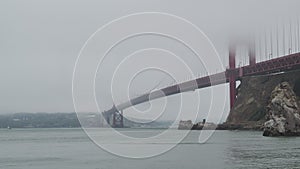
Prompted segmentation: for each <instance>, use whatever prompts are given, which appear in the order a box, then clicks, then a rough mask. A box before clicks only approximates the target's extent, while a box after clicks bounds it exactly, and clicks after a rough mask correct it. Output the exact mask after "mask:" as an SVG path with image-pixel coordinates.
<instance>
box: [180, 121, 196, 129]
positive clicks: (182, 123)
mask: <svg viewBox="0 0 300 169" xmlns="http://www.w3.org/2000/svg"><path fill="white" fill-rule="evenodd" d="M192 127H193V123H192V120H187V121H184V120H180V121H179V125H178V129H179V130H190V129H192Z"/></svg>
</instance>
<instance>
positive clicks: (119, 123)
mask: <svg viewBox="0 0 300 169" xmlns="http://www.w3.org/2000/svg"><path fill="white" fill-rule="evenodd" d="M112 116H113V121H112V123H113V124H112V127H114V128H123V127H124V121H123V120H124V119H123V110H121V111H117V112H115V113H114V114H113V115H112Z"/></svg>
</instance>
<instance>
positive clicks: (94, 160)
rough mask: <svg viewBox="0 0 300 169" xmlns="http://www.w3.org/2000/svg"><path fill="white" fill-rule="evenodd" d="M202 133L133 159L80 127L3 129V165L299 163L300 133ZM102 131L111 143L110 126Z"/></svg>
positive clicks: (104, 167)
mask: <svg viewBox="0 0 300 169" xmlns="http://www.w3.org/2000/svg"><path fill="white" fill-rule="evenodd" d="M124 132H128V133H130V134H133V135H135V136H139V137H144V135H146V134H147V135H149V133H150V135H153V134H155V133H157V132H160V131H159V130H149V129H148V130H141V129H139V130H138V129H124ZM173 132H174V134H176V133H177V132H180V131H177V130H174V131H173ZM199 132H200V131H192V132H191V133H190V134H189V135H188V137H187V138H186V139H185V140H184V141H183V142H182V143H180V144H179V145H178V146H176V147H175V148H174V149H172V150H171V151H169V152H167V153H164V154H162V155H159V156H156V157H153V158H147V159H128V158H122V157H118V156H115V155H112V154H110V153H108V152H106V151H104V150H102V149H100V148H98V147H97V146H96V145H95V144H94V143H93V142H92V141H91V140H89V138H88V137H87V136H86V135H85V133H84V132H83V131H82V130H81V129H12V130H6V129H2V130H0V168H1V169H2V168H3V169H20V168H22V169H41V168H43V169H54V168H55V169H56V168H63V169H115V168H122V169H154V168H162V169H168V168H170V169H182V168H187V169H189V168H190V169H192V168H195V169H196V168H197V169H199V168H216V169H217V168H226V169H232V168H300V137H288V138H268V137H263V136H262V133H261V132H249V131H238V132H235V131H217V132H215V134H214V135H213V136H212V137H211V139H210V140H209V141H208V142H207V143H206V144H198V143H197V140H198V136H199ZM101 135H102V136H104V137H105V138H106V139H105V140H106V141H108V142H109V133H108V132H107V131H106V130H103V131H101ZM127 144H130V143H127ZM149 144H151V143H149ZM156 144H157V143H156ZM161 144H165V143H163V142H162V143H161Z"/></svg>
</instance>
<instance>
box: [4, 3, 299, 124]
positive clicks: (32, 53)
mask: <svg viewBox="0 0 300 169" xmlns="http://www.w3.org/2000/svg"><path fill="white" fill-rule="evenodd" d="M299 6H300V1H298V0H286V1H285V0H281V1H278V0H277V1H275V0H265V1H261V0H247V1H246V0H226V1H224V0H209V1H208V0H207V1H200V0H193V1H180V0H166V1H161V0H148V1H145V0H126V1H121V0H119V1H117V0H107V1H104V0H99V1H89V0H82V1H79V0H43V1H40V0H1V1H0V23H1V26H0V37H1V38H0V58H1V62H0V78H1V81H0V113H13V112H74V106H73V100H72V75H73V69H74V65H75V61H76V58H77V56H78V53H79V51H80V49H81V48H82V46H83V45H84V43H85V42H86V40H87V39H88V38H89V37H90V36H91V35H92V34H93V33H94V32H95V31H96V30H97V29H98V28H100V27H101V26H103V25H104V24H106V23H108V22H110V21H112V20H113V19H116V18H119V17H122V16H125V15H128V14H132V13H136V12H164V13H170V14H173V15H177V16H180V17H182V18H185V19H187V20H189V21H190V22H192V23H193V24H195V25H196V26H197V27H199V28H200V29H201V30H202V31H203V32H204V33H205V34H206V35H207V36H208V38H209V39H210V40H211V41H212V43H213V44H214V46H215V47H216V49H217V52H218V53H219V54H220V57H221V61H222V63H223V64H224V66H225V67H226V66H227V57H228V54H227V46H228V43H227V41H228V37H229V36H232V35H236V36H237V35H239V36H243V35H245V34H244V33H245V32H247V31H248V30H251V29H256V28H257V27H259V26H262V25H264V24H266V23H272V22H276V20H278V19H279V18H282V17H286V18H288V16H293V17H297V16H300V15H299V13H300V12H298V11H299ZM119 29H122V28H119ZM182 31H183V32H185V31H186V30H182ZM186 33H188V32H186ZM99 46H101V44H99ZM146 47H148V48H149V47H157V48H158V47H160V48H168V50H174V51H176V52H175V53H177V54H178V55H179V56H180V57H181V58H182V59H183V60H186V61H187V62H188V60H190V59H189V58H188V57H189V55H190V54H189V52H188V51H186V52H185V49H184V48H182V49H181V48H180V45H178V44H176V42H172V41H171V40H170V39H165V38H158V37H154V36H153V37H151V36H145V37H142V38H140V39H139V38H137V39H135V40H131V41H128V42H127V43H124V45H121V46H120V47H119V51H116V52H112V53H111V54H110V55H112V56H115V57H124V56H123V54H125V53H126V52H127V53H126V55H127V54H129V53H130V52H129V49H130V51H131V52H132V50H139V49H143V48H146ZM154 52H156V53H155V54H156V55H160V54H161V55H164V54H163V53H159V52H158V51H154ZM152 54H153V53H152ZM112 56H111V57H112ZM143 56H144V57H146V58H148V59H149V61H150V60H152V59H155V60H159V59H157V58H155V57H153V58H152V57H151V53H145V54H143ZM108 57H109V56H108ZM166 62H167V61H166ZM190 62H191V63H190V65H189V66H190V67H192V68H194V69H193V70H194V71H197V70H201V69H202V68H203V66H201V65H199V63H196V62H194V64H193V61H191V60H190ZM128 64H129V63H128ZM169 64H170V65H175V64H176V63H175V62H174V64H173V63H172V62H171V63H169ZM106 66H108V67H109V65H106ZM128 66H129V65H128ZM131 66H134V65H131ZM129 67H130V66H129ZM171 67H172V66H171ZM197 67H198V68H199V69H197ZM201 67H202V68H201ZM108 70H109V69H107V71H108ZM216 71H217V70H216ZM218 71H221V68H220V69H219V70H218ZM108 74H109V73H108ZM179 74H180V73H179ZM187 76H188V75H186V74H184V73H182V76H180V77H179V78H181V80H182V81H184V80H185V79H187V78H188V77H187ZM108 77H111V76H108ZM108 77H103V78H101V76H99V77H97V80H96V84H97V85H99V86H101V80H102V81H103V79H105V78H108ZM99 79H100V80H99ZM120 79H122V78H121V77H120ZM146 79H148V80H146ZM135 80H136V83H134V81H133V82H132V83H133V84H132V87H131V88H130V89H129V91H130V95H134V94H138V93H143V92H144V91H147V90H150V89H151V88H152V87H155V86H156V85H160V86H164V85H167V84H169V83H172V78H170V77H168V76H167V75H166V74H164V73H161V72H157V71H155V70H154V71H152V72H151V71H149V72H148V73H145V74H144V75H141V76H137V77H136V79H135ZM161 81H162V82H161ZM160 82H161V84H158V83H160ZM118 85H120V86H123V85H122V84H121V83H120V82H119V83H118ZM118 85H117V86H116V88H119V87H118ZM227 88H228V86H227V85H223V86H218V87H216V90H218V92H221V93H220V97H223V96H226V95H227V93H226V92H228V89H227ZM102 90H103V89H97V88H96V91H97V97H99V98H100V99H99V100H101V102H103V103H104V104H105V107H107V108H109V107H110V106H111V105H110V104H111V102H112V101H111V98H108V99H105V97H109V96H107V95H108V92H106V91H102ZM197 92H199V91H197ZM197 92H195V93H197ZM195 93H188V94H185V96H184V97H185V99H186V100H188V101H189V102H190V104H194V101H195V99H193V97H194V96H193V95H194V94H195ZM199 93H200V94H201V99H202V100H203V102H202V103H201V104H200V105H201V111H202V112H203V113H204V112H207V111H208V109H209V107H210V105H209V102H208V101H205V100H207V99H205V98H206V97H207V98H209V97H211V96H210V91H209V90H207V89H205V90H201V91H200V92H199ZM101 94H103V97H104V98H103V97H102V98H101ZM104 95H105V96H104ZM226 97H227V96H226ZM120 98H122V97H120ZM221 100H222V99H221ZM170 103H171V105H172V104H173V105H172V106H170V107H176V106H177V105H178V98H177V99H176V97H174V98H171V100H170ZM157 104H158V103H157ZM222 104H223V103H222V101H220V102H218V101H216V102H214V103H213V105H212V106H222ZM228 104H229V103H228V101H227V102H226V106H225V110H224V113H225V115H224V117H223V120H224V119H225V117H226V113H228ZM87 105H88V104H87ZM153 105H155V103H153ZM148 106H149V105H146V104H145V105H144V106H140V107H137V108H140V109H144V108H147V107H148ZM87 107H88V106H87ZM86 111H90V110H89V109H88V108H87V109H86ZM172 111H173V109H171V108H170V109H169V110H168V109H167V112H169V114H171V112H172ZM184 111H186V112H187V113H186V114H187V115H186V116H185V117H184V119H189V115H188V114H189V113H188V111H191V110H188V109H187V110H184ZM128 113H129V114H130V110H128ZM212 113H213V114H218V112H212ZM167 114H168V113H167ZM168 117H169V116H168V115H166V116H165V117H164V118H166V119H168ZM201 118H202V117H201Z"/></svg>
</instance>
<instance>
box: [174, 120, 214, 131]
mask: <svg viewBox="0 0 300 169" xmlns="http://www.w3.org/2000/svg"><path fill="white" fill-rule="evenodd" d="M216 128H217V125H216V124H214V123H209V122H205V119H204V120H203V121H202V122H198V123H195V124H193V123H192V121H191V120H187V121H183V120H180V122H179V126H178V129H179V130H202V129H203V130H214V129H216Z"/></svg>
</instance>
